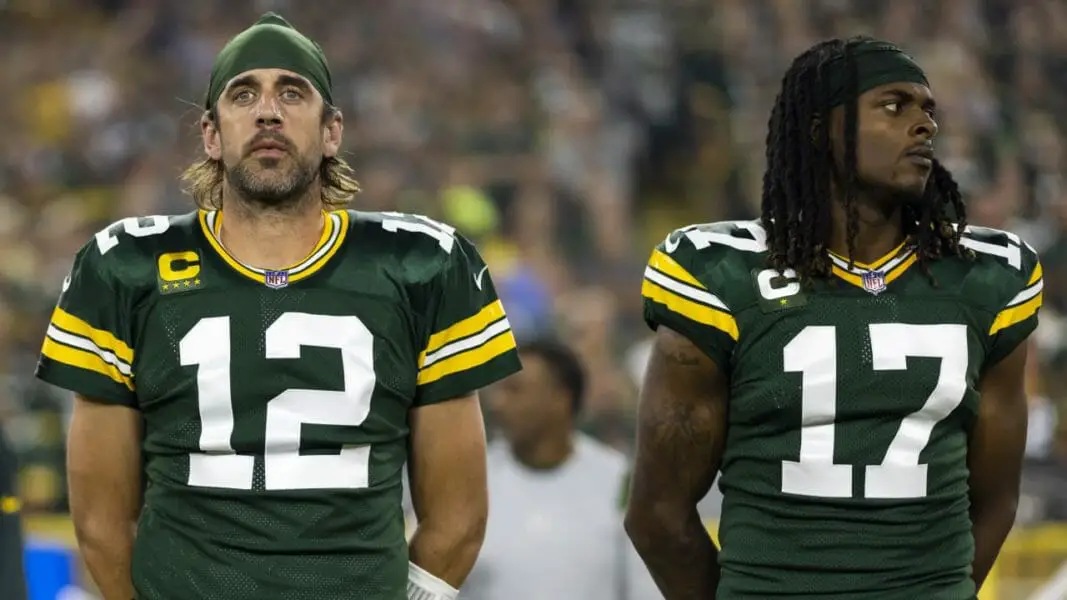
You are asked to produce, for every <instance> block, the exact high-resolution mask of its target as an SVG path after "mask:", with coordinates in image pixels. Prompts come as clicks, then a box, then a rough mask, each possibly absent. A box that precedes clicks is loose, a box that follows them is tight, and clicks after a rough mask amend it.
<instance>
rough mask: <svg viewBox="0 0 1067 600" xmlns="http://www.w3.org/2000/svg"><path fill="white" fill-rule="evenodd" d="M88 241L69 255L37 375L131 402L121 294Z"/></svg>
mask: <svg viewBox="0 0 1067 600" xmlns="http://www.w3.org/2000/svg"><path fill="white" fill-rule="evenodd" d="M103 262H104V261H103V256H102V255H101V254H100V252H99V250H98V249H97V247H96V245H95V244H94V243H93V242H90V243H89V244H87V245H86V246H85V247H83V248H82V249H81V250H80V251H79V252H78V254H77V256H76V257H75V259H74V266H73V268H72V269H71V272H70V275H68V276H67V279H66V280H64V282H63V291H62V292H61V293H60V296H59V302H58V303H57V304H56V307H55V310H54V311H53V312H52V319H51V320H50V321H49V323H48V329H47V331H46V333H45V338H44V344H43V345H42V346H41V356H40V359H39V360H38V363H37V371H36V375H37V377H38V378H40V379H42V380H44V381H46V382H48V383H51V384H52V385H55V386H58V387H61V388H64V389H67V390H70V391H72V392H75V393H77V394H81V395H82V396H85V397H87V398H92V399H94V400H98V401H101V402H107V403H109V404H122V405H127V406H136V404H137V402H136V395H135V393H134V380H133V377H134V376H133V359H134V353H133V347H132V341H131V337H132V336H131V326H130V319H129V314H128V311H126V310H125V307H126V306H128V304H127V303H126V301H125V298H126V295H125V294H123V293H122V292H121V290H120V289H118V288H119V286H117V285H116V284H115V282H113V281H111V278H110V276H109V273H108V271H107V269H106V265H105V264H103Z"/></svg>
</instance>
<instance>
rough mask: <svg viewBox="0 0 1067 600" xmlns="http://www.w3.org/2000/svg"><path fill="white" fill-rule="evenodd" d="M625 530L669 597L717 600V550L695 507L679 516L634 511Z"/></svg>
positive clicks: (675, 598)
mask: <svg viewBox="0 0 1067 600" xmlns="http://www.w3.org/2000/svg"><path fill="white" fill-rule="evenodd" d="M626 531H627V533H628V534H629V536H630V539H631V541H633V544H634V547H635V548H636V549H637V553H638V554H640V555H641V560H643V561H644V563H645V566H646V567H648V571H649V573H650V574H651V575H652V578H653V579H654V580H655V582H656V586H657V587H659V590H660V592H662V593H663V596H664V598H666V600H714V599H715V590H716V588H717V587H718V585H719V563H718V554H719V553H718V550H717V549H716V548H715V544H714V543H713V542H712V541H711V537H709V536H708V532H707V530H706V529H705V528H704V525H703V524H702V523H701V521H700V516H699V514H697V511H696V508H695V507H694V509H693V510H692V511H691V512H690V513H689V514H688V515H687V516H685V517H683V518H679V519H665V518H657V517H655V516H651V515H648V514H647V513H646V512H645V511H640V510H636V511H635V510H633V509H632V508H631V511H630V513H629V514H628V515H627V519H626Z"/></svg>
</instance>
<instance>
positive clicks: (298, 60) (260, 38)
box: [204, 12, 333, 110]
mask: <svg viewBox="0 0 1067 600" xmlns="http://www.w3.org/2000/svg"><path fill="white" fill-rule="evenodd" d="M252 69H285V70H287V71H292V72H293V73H296V74H297V75H300V76H301V77H303V78H305V79H307V80H308V81H309V82H310V83H311V85H312V86H314V87H315V89H317V90H318V91H319V93H320V94H322V99H323V100H324V101H325V102H326V103H327V104H333V94H332V88H333V83H332V82H331V80H330V67H329V65H327V64H326V55H324V54H323V53H322V48H320V47H319V45H318V44H316V43H315V42H314V41H312V40H311V39H309V38H308V37H306V36H304V35H303V34H302V33H300V32H299V31H297V30H296V29H293V26H292V25H290V24H289V22H288V21H286V20H285V19H283V18H281V17H280V16H278V15H276V14H274V13H272V12H269V13H267V14H265V15H263V16H262V17H260V19H259V20H258V21H256V22H255V24H254V25H252V26H251V27H249V28H248V29H245V30H244V31H242V32H241V33H239V34H238V35H237V37H235V38H233V39H232V40H230V42H229V43H228V44H226V47H225V48H223V49H222V52H219V55H218V56H216V57H215V64H214V66H212V67H211V81H210V83H209V84H208V89H207V97H206V98H205V99H204V107H205V108H206V109H208V110H211V109H212V108H214V106H215V103H216V102H218V99H219V96H221V95H222V91H223V89H225V88H226V84H227V83H229V82H230V80H232V79H233V78H234V77H237V76H238V75H240V74H241V73H244V72H245V71H251V70H252Z"/></svg>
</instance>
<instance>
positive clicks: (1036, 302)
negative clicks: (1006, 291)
mask: <svg viewBox="0 0 1067 600" xmlns="http://www.w3.org/2000/svg"><path fill="white" fill-rule="evenodd" d="M1044 295H1045V293H1044V292H1038V294H1037V295H1036V296H1034V297H1033V298H1031V299H1029V300H1027V301H1026V302H1023V303H1022V304H1017V305H1015V306H1012V307H1011V308H1006V309H1004V310H1002V311H1000V313H998V314H997V318H996V319H993V325H992V326H991V327H990V328H989V335H993V334H995V333H997V332H998V331H1000V330H1002V329H1007V328H1008V327H1011V326H1012V325H1015V324H1016V323H1021V322H1023V321H1025V320H1026V319H1029V318H1030V317H1031V316H1033V315H1034V313H1036V312H1037V309H1039V308H1041V303H1042V298H1043V296H1044Z"/></svg>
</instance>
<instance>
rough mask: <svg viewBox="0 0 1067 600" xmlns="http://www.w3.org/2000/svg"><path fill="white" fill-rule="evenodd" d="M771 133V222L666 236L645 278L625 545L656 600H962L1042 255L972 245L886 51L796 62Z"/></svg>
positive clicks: (918, 88) (977, 236)
mask: <svg viewBox="0 0 1067 600" xmlns="http://www.w3.org/2000/svg"><path fill="white" fill-rule="evenodd" d="M769 130H770V131H769V135H768V138H767V139H768V144H767V171H766V174H765V176H764V180H763V181H764V184H763V209H762V217H761V218H760V219H759V220H758V221H753V222H733V223H716V224H709V225H695V226H691V227H685V228H683V229H680V230H677V231H675V232H673V233H671V234H670V235H669V236H668V237H667V238H666V240H664V242H663V243H662V244H660V246H659V247H658V248H657V249H656V250H655V251H654V252H653V254H652V258H651V260H650V262H649V264H648V267H647V269H646V271H645V279H644V283H643V287H642V294H643V296H644V302H645V317H646V320H647V321H648V323H649V324H650V325H651V327H653V328H654V329H656V331H657V333H656V338H655V344H654V350H653V352H652V356H651V359H650V363H649V366H648V372H647V380H646V382H645V384H644V388H643V394H642V399H641V405H640V414H639V427H638V441H637V455H636V466H635V473H634V476H633V482H632V496H631V501H630V505H629V512H628V515H627V520H626V524H627V529H628V531H629V533H630V537H631V539H632V540H633V542H634V544H635V545H636V547H637V548H638V550H639V551H640V553H641V554H642V555H643V558H644V560H645V562H646V564H647V565H648V567H649V569H650V570H651V572H652V574H653V576H654V577H655V578H656V579H657V581H658V584H659V586H660V589H661V590H662V591H663V593H664V595H665V596H666V597H667V598H668V600H683V599H686V600H688V599H693V600H695V599H698V598H699V599H700V600H707V599H708V598H718V599H719V600H733V599H738V598H770V597H787V596H788V597H796V598H820V599H826V598H849V599H850V600H862V599H867V598H877V599H878V600H894V599H900V600H904V599H909V600H910V599H914V598H924V599H927V600H960V599H970V598H974V597H975V595H976V591H977V589H978V588H980V587H981V584H982V581H983V579H984V578H985V576H986V574H987V573H988V572H989V569H990V567H991V566H992V564H993V561H994V559H995V558H996V556H997V553H998V552H999V549H1000V546H1001V544H1002V543H1003V541H1004V538H1005V536H1006V535H1007V534H1008V532H1009V530H1010V529H1011V526H1012V523H1013V518H1014V515H1015V508H1016V503H1017V500H1018V495H1019V476H1020V469H1021V462H1022V455H1023V447H1024V443H1025V437H1026V416H1027V409H1026V398H1025V393H1024V387H1023V379H1024V376H1023V372H1024V370H1023V367H1024V364H1025V362H1026V347H1027V345H1026V344H1025V343H1023V342H1024V341H1025V340H1026V338H1027V336H1028V335H1029V334H1030V333H1031V332H1032V331H1033V330H1034V328H1035V327H1036V325H1037V312H1038V308H1039V307H1040V306H1041V289H1042V279H1041V265H1040V264H1039V262H1038V258H1037V256H1036V255H1035V253H1034V251H1033V249H1031V248H1030V247H1029V246H1027V245H1026V244H1025V243H1023V242H1022V241H1021V240H1020V239H1019V237H1018V236H1016V235H1014V234H1012V233H1008V232H1004V231H994V230H991V229H983V228H978V227H967V226H966V218H965V211H964V206H963V204H962V202H961V199H960V193H959V191H958V189H957V186H956V184H955V183H954V182H953V180H952V178H951V176H950V175H949V173H948V172H947V171H946V170H945V168H944V166H942V165H941V164H940V163H939V162H938V161H937V160H936V159H935V158H934V155H933V142H934V138H935V137H936V135H937V131H938V122H937V114H936V106H935V100H934V96H933V94H932V92H931V90H930V87H929V84H928V82H927V78H926V76H925V74H924V73H923V71H922V69H921V68H920V67H919V66H918V65H917V64H916V63H915V61H914V60H913V59H912V58H910V57H909V56H908V55H906V54H904V53H903V52H902V51H900V50H899V49H898V48H896V47H895V46H893V45H891V44H888V43H885V42H882V41H878V40H873V39H869V38H858V39H850V40H847V41H845V40H832V41H827V42H823V43H820V44H818V45H816V46H814V47H813V48H811V49H810V50H808V51H806V52H805V53H803V54H802V55H801V56H799V57H798V58H797V59H796V60H795V61H794V62H793V64H792V66H791V67H790V68H789V70H788V71H787V72H786V74H785V77H784V79H783V81H782V88H781V91H780V93H779V95H778V98H777V100H776V101H775V104H774V108H773V111H772V113H771V117H770V125H769ZM716 474H719V475H720V480H719V481H720V484H719V485H720V489H721V490H722V493H723V496H724V501H723V507H722V517H721V522H720V527H719V536H720V541H721V546H722V549H721V551H717V550H716V548H715V546H714V545H713V543H712V542H711V540H710V539H709V537H708V535H707V533H706V531H705V529H704V527H703V526H702V524H701V522H700V519H699V517H698V515H697V511H696V503H697V501H698V500H700V499H701V497H703V496H704V494H705V493H706V492H707V491H708V488H709V487H710V486H711V484H712V481H713V480H714V479H715V477H716Z"/></svg>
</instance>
